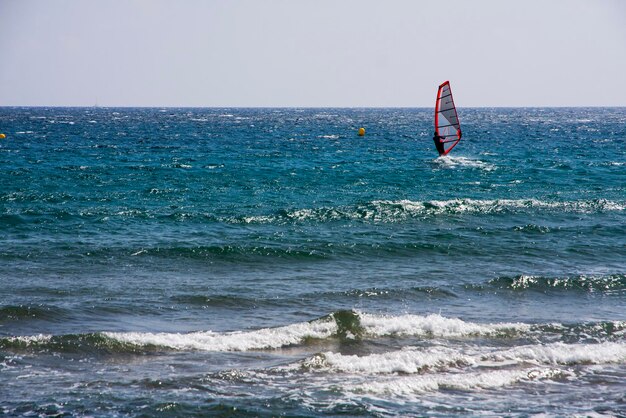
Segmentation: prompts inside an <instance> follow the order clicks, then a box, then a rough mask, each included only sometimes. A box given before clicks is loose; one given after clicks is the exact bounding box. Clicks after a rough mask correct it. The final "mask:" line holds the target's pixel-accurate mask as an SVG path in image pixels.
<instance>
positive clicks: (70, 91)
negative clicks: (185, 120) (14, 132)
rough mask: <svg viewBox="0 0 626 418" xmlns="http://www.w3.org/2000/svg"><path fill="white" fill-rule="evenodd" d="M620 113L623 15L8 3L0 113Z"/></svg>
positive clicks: (367, 6)
mask: <svg viewBox="0 0 626 418" xmlns="http://www.w3.org/2000/svg"><path fill="white" fill-rule="evenodd" d="M446 80H450V83H451V86H452V89H453V92H454V96H455V102H456V104H457V106H458V107H496V106H626V1H622V0H472V1H468V0H446V1H421V0H0V106H93V105H96V104H97V105H99V106H156V107H433V106H434V101H435V94H436V91H437V86H438V85H439V84H440V83H442V82H443V81H446Z"/></svg>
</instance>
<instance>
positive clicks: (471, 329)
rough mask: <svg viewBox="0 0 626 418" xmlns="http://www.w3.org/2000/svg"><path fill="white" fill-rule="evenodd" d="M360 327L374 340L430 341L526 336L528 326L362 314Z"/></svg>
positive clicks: (444, 318)
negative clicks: (513, 334)
mask: <svg viewBox="0 0 626 418" xmlns="http://www.w3.org/2000/svg"><path fill="white" fill-rule="evenodd" d="M359 316H360V318H361V326H362V327H363V328H364V329H365V330H366V332H367V333H368V334H371V335H375V336H390V335H414V336H420V335H425V336H432V337H463V336H471V335H484V336H493V335H497V334H499V333H503V332H525V331H528V330H529V329H530V325H528V324H522V323H496V324H477V323H472V322H465V321H463V320H461V319H457V318H446V317H443V316H441V315H437V314H431V315H428V316H419V315H408V314H407V315H400V316H383V315H372V314H365V313H361V314H360V315H359Z"/></svg>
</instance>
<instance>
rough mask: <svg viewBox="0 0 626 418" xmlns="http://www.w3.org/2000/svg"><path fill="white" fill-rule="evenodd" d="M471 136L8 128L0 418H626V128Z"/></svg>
mask: <svg viewBox="0 0 626 418" xmlns="http://www.w3.org/2000/svg"><path fill="white" fill-rule="evenodd" d="M459 117H460V120H461V125H462V128H463V134H464V135H463V138H464V139H463V141H461V143H460V144H459V145H458V146H457V147H456V148H455V150H454V151H453V152H452V153H451V155H450V156H449V157H444V158H435V156H436V152H435V149H434V145H433V143H432V139H431V138H432V130H433V128H432V119H433V110H432V109H114V108H6V107H5V108H0V132H3V133H5V134H6V135H7V137H6V139H2V140H0V163H1V165H2V169H1V170H0V415H9V416H14V415H17V416H19V415H27V416H37V415H38V416H64V415H70V416H72V415H76V416H250V417H252V416H337V415H343V416H381V417H383V416H450V415H464V416H478V415H481V416H502V415H506V416H535V415H541V414H547V415H558V416H576V415H582V416H604V415H607V416H626V152H625V151H624V149H625V148H626V109H624V108H574V109H569V108H559V109H544V108H525V109H508V108H507V109H503V108H493V109H489V108H486V109H460V110H459ZM361 126H363V127H365V128H366V130H367V134H366V136H365V137H362V138H361V137H358V136H357V135H356V132H357V129H358V128H359V127H361Z"/></svg>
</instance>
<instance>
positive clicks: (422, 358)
mask: <svg viewBox="0 0 626 418" xmlns="http://www.w3.org/2000/svg"><path fill="white" fill-rule="evenodd" d="M473 363H474V359H472V357H470V356H467V355H463V354H460V353H459V352H458V351H456V350H453V349H449V348H445V347H433V348H429V349H416V348H408V349H403V350H399V351H393V352H389V353H378V354H370V355H368V356H356V355H342V354H340V353H333V352H326V353H323V354H321V355H317V356H314V357H311V358H309V359H307V360H305V361H304V363H303V365H304V366H308V367H311V368H318V369H327V370H328V369H330V370H332V371H336V372H346V373H365V374H372V373H373V374H378V373H407V374H413V373H420V372H423V371H424V370H425V369H431V368H449V367H456V366H467V365H471V364H473Z"/></svg>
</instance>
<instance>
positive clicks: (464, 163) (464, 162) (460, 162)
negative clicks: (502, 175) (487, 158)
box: [435, 155, 496, 171]
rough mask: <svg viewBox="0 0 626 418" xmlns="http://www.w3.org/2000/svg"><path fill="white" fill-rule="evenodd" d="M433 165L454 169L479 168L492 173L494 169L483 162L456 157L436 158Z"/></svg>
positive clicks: (494, 167)
mask: <svg viewBox="0 0 626 418" xmlns="http://www.w3.org/2000/svg"><path fill="white" fill-rule="evenodd" d="M435 163H437V164H438V165H441V166H443V167H447V168H456V167H468V168H479V169H481V170H485V171H493V170H495V169H496V166H495V165H493V164H488V163H485V162H484V161H480V160H474V159H471V158H467V157H458V156H450V155H445V156H441V157H438V158H437V159H436V160H435Z"/></svg>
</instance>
